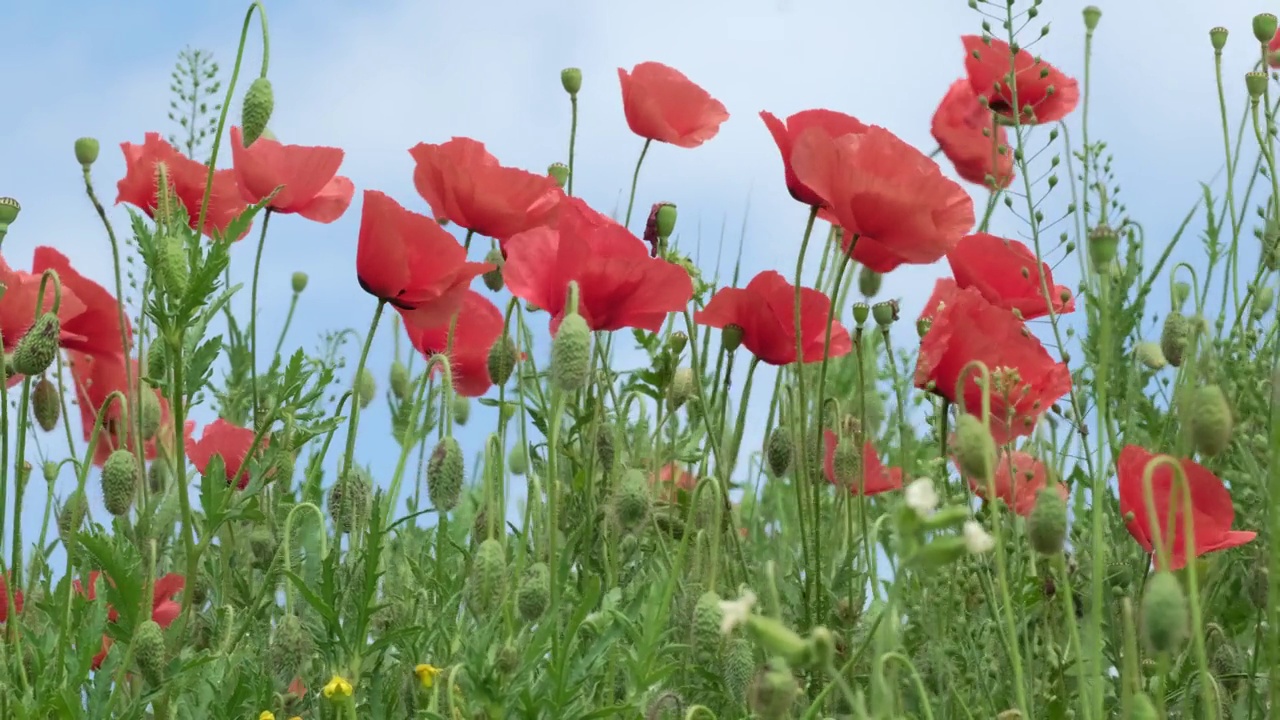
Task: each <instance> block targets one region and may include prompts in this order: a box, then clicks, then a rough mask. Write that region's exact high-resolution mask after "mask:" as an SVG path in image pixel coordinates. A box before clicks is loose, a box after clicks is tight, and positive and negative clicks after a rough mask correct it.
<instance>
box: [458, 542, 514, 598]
mask: <svg viewBox="0 0 1280 720" xmlns="http://www.w3.org/2000/svg"><path fill="white" fill-rule="evenodd" d="M468 581H469V582H468V583H467V605H468V607H470V608H471V610H472V611H473V612H474V613H475V614H476V616H477V617H484V616H486V615H488V614H490V613H491V612H493V611H495V610H497V609H498V608H499V607H500V606H501V605H502V596H503V594H504V593H505V592H506V590H507V551H506V548H505V547H504V546H503V544H502V541H501V540H496V539H494V538H489V539H488V540H485V541H484V542H482V543H480V547H479V548H477V549H476V554H475V558H474V564H473V565H472V567H471V577H470V578H468Z"/></svg>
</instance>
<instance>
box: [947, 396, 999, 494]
mask: <svg viewBox="0 0 1280 720" xmlns="http://www.w3.org/2000/svg"><path fill="white" fill-rule="evenodd" d="M956 459H957V460H959V461H960V469H961V470H963V471H964V473H965V475H967V476H968V477H970V478H972V479H974V480H976V481H979V482H986V481H987V480H988V479H990V478H991V477H992V473H994V472H995V467H996V441H995V439H994V438H992V437H991V431H990V430H988V429H987V427H986V425H983V424H982V421H981V420H979V419H978V418H977V417H974V416H973V415H969V414H968V413H965V414H963V415H961V416H960V419H959V420H957V421H956Z"/></svg>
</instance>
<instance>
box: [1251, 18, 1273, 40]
mask: <svg viewBox="0 0 1280 720" xmlns="http://www.w3.org/2000/svg"><path fill="white" fill-rule="evenodd" d="M1253 36H1254V37H1255V38H1257V40H1258V42H1260V43H1262V44H1263V45H1266V44H1268V43H1270V42H1271V40H1272V39H1273V38H1275V36H1276V16H1275V15H1272V14H1271V13H1258V14H1257V15H1254V16H1253Z"/></svg>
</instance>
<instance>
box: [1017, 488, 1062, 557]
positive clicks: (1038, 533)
mask: <svg viewBox="0 0 1280 720" xmlns="http://www.w3.org/2000/svg"><path fill="white" fill-rule="evenodd" d="M1027 537H1029V538H1030V539H1031V547H1032V548H1033V549H1034V550H1035V551H1036V552H1038V553H1040V554H1041V555H1057V554H1058V553H1060V552H1062V548H1063V546H1064V545H1065V544H1066V540H1067V502H1066V501H1065V500H1063V499H1062V495H1060V494H1059V493H1058V492H1057V491H1056V490H1041V491H1040V495H1039V496H1038V497H1037V498H1036V505H1035V507H1034V508H1033V509H1032V510H1031V515H1030V516H1029V517H1028V518H1027Z"/></svg>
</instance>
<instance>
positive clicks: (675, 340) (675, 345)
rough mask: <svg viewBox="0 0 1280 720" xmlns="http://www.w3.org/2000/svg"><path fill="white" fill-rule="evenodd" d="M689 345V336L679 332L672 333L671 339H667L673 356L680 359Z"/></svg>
mask: <svg viewBox="0 0 1280 720" xmlns="http://www.w3.org/2000/svg"><path fill="white" fill-rule="evenodd" d="M688 344H689V336H688V335H685V334H684V333H683V332H681V331H679V330H677V331H675V332H673V333H671V337H670V338H668V339H667V347H668V348H669V349H670V350H671V354H672V355H675V356H677V357H679V355H680V353H682V352H684V348H685V346H686V345H688Z"/></svg>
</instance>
